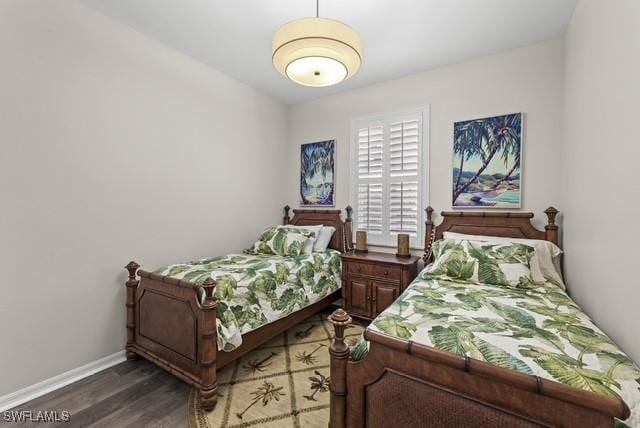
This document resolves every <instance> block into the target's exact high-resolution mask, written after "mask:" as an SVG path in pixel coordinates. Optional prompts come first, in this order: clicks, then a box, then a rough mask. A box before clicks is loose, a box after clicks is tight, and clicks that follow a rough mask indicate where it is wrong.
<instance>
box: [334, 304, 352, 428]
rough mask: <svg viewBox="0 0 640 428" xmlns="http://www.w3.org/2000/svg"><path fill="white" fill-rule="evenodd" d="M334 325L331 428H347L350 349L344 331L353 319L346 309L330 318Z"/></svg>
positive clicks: (338, 311)
mask: <svg viewBox="0 0 640 428" xmlns="http://www.w3.org/2000/svg"><path fill="white" fill-rule="evenodd" d="M329 322H331V324H333V329H334V331H335V334H336V335H335V337H334V339H333V340H332V341H331V346H329V354H330V355H331V368H330V370H331V372H330V379H331V385H330V387H329V389H330V392H331V396H330V400H331V401H330V407H331V408H330V412H331V413H330V416H329V427H330V428H345V427H346V418H347V364H348V362H349V347H348V346H347V344H346V343H344V330H345V328H347V326H348V325H349V324H351V317H350V316H349V314H348V313H347V312H346V311H345V310H344V309H336V311H335V312H334V313H333V314H331V316H330V317H329Z"/></svg>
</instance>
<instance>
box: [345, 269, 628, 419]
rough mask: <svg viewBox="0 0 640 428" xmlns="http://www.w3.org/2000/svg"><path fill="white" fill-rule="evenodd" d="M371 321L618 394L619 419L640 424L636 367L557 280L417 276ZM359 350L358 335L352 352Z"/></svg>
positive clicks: (405, 335)
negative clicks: (623, 409)
mask: <svg viewBox="0 0 640 428" xmlns="http://www.w3.org/2000/svg"><path fill="white" fill-rule="evenodd" d="M369 329H371V330H374V331H378V332H382V333H385V334H388V335H391V336H395V337H399V338H402V339H407V340H409V339H411V340H412V341H414V342H416V343H421V344H424V345H428V346H432V347H435V348H438V349H442V350H444V351H448V352H451V353H454V354H459V355H467V356H469V357H472V358H475V359H478V360H482V361H487V362H489V363H491V364H494V365H496V366H500V367H505V368H509V369H513V370H517V371H520V372H523V373H527V374H533V375H537V376H540V377H542V378H546V379H551V380H555V381H557V382H560V383H564V384H567V385H571V386H574V387H577V388H581V389H585V390H588V391H592V392H595V393H599V394H606V395H619V396H620V397H622V399H623V400H624V401H625V402H626V403H627V405H628V406H629V408H630V409H631V416H630V418H629V419H627V420H626V421H625V423H626V424H627V425H628V426H632V427H636V426H640V369H639V368H638V367H637V366H636V365H635V364H634V363H633V362H632V361H631V359H629V357H627V355H625V354H624V352H622V351H621V350H620V349H619V348H618V347H617V346H616V345H615V344H614V343H613V341H612V340H611V339H610V338H609V337H607V336H606V335H605V334H604V333H603V332H602V331H601V330H600V329H599V328H598V327H597V326H596V325H595V324H594V323H593V322H592V321H591V319H589V317H588V316H587V315H586V314H585V313H584V312H582V310H581V309H580V308H579V307H578V305H577V304H576V303H575V302H573V300H571V298H570V297H569V296H568V295H567V294H566V293H565V292H564V291H563V290H561V289H560V288H559V287H555V286H551V285H548V286H546V287H540V288H537V289H515V288H507V287H499V286H493V285H486V284H484V285H475V284H460V283H456V282H451V281H445V280H441V279H435V278H428V279H421V277H420V276H418V278H417V279H416V280H415V281H414V282H413V283H412V284H411V285H410V286H409V287H408V288H407V289H406V290H405V292H404V293H403V294H402V295H400V297H399V298H398V299H397V300H396V301H395V302H394V303H393V304H392V305H391V306H389V307H388V308H387V309H386V310H385V311H384V312H382V313H381V314H380V315H379V316H378V317H377V318H376V319H375V320H373V322H372V323H371V325H370V326H369ZM354 354H355V356H354ZM364 355H366V343H365V342H364V341H363V340H361V341H360V342H359V343H358V344H357V345H356V347H355V349H354V350H353V352H352V358H353V359H356V360H357V359H361V358H363V357H364ZM618 424H619V426H624V424H621V423H618Z"/></svg>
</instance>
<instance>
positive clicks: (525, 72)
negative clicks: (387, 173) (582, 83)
mask: <svg viewBox="0 0 640 428" xmlns="http://www.w3.org/2000/svg"><path fill="white" fill-rule="evenodd" d="M563 73H564V70H563V44H562V41H561V40H553V41H549V42H545V43H541V44H536V45H533V46H528V47H524V48H520V49H516V50H513V51H509V52H504V53H500V54H496V55H490V56H485V57H482V58H478V59H473V60H470V61H466V62H463V63H460V64H456V65H452V66H449V67H444V68H439V69H436V70H432V71H427V72H424V73H419V74H414V75H411V76H409V77H406V78H402V79H397V80H392V81H388V82H384V83H380V84H377V85H372V86H368V87H366V88H362V89H357V90H353V91H348V92H343V93H340V94H337V95H333V96H330V97H325V98H322V99H320V100H317V101H312V102H308V103H305V104H299V105H296V106H293V107H292V108H291V109H290V113H289V144H290V147H289V163H288V179H287V183H288V185H289V200H291V201H294V202H296V203H297V202H298V200H299V198H298V183H299V174H300V144H303V143H308V142H312V141H318V140H325V139H332V138H335V139H337V173H336V175H337V188H336V196H337V207H338V208H344V207H345V206H346V205H347V204H350V203H352V202H351V201H350V200H349V198H350V195H349V192H350V189H351V168H350V160H349V157H350V149H349V145H350V140H351V136H350V132H351V131H350V121H351V119H354V118H358V117H362V116H370V115H375V114H376V113H386V112H393V111H396V110H404V109H407V108H410V107H416V106H419V105H426V104H430V105H431V132H430V134H431V135H430V137H431V138H430V139H431V144H430V145H431V148H430V162H429V177H428V184H429V191H430V192H429V193H430V204H431V205H432V206H433V207H434V208H435V209H436V211H441V210H446V209H449V208H451V190H452V180H451V167H452V158H451V153H452V142H453V122H455V121H459V120H464V119H470V118H476V117H484V116H491V115H495V114H505V113H515V112H525V118H524V120H525V141H524V146H523V159H524V168H523V174H524V181H523V184H524V185H523V208H525V209H529V210H534V211H536V213H537V218H536V221H537V223H538V224H539V225H540V224H543V220H544V214H542V211H543V210H544V209H545V208H546V207H548V206H549V205H557V206H559V207H560V208H561V206H562V204H561V197H560V184H559V181H560V170H561V164H560V159H559V154H560V139H561V137H562V96H563Z"/></svg>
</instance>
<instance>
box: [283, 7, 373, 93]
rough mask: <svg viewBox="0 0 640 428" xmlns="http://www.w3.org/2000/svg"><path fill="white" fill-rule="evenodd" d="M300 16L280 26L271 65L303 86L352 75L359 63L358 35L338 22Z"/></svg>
mask: <svg viewBox="0 0 640 428" xmlns="http://www.w3.org/2000/svg"><path fill="white" fill-rule="evenodd" d="M318 1H319V0H317V2H316V17H315V18H302V19H297V20H295V21H292V22H289V23H288V24H286V25H284V26H282V27H281V28H280V29H279V30H278V31H277V32H276V34H275V36H274V37H273V46H272V48H273V49H272V54H273V56H272V58H273V66H274V67H275V68H276V70H278V71H279V72H280V73H281V74H283V75H284V76H286V77H288V78H289V79H291V80H293V81H294V82H296V83H298V84H300V85H305V86H316V87H321V86H331V85H335V84H336V83H340V82H342V81H343V80H345V79H348V78H350V77H352V76H354V75H355V74H356V73H357V72H358V69H359V68H360V64H361V62H362V42H361V41H360V37H359V36H358V34H357V33H356V32H355V31H353V30H352V29H351V28H350V27H348V26H347V25H345V24H343V23H342V22H340V21H336V20H333V19H327V18H320V16H319V4H318Z"/></svg>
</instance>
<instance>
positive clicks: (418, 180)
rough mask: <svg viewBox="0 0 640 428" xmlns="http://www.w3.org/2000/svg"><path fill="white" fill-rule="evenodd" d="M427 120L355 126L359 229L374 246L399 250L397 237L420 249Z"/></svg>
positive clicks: (410, 117)
mask: <svg viewBox="0 0 640 428" xmlns="http://www.w3.org/2000/svg"><path fill="white" fill-rule="evenodd" d="M426 117H427V115H426V110H416V111H411V112H405V113H399V114H389V115H384V116H381V117H379V118H377V119H371V120H361V121H354V135H353V141H352V144H353V148H352V150H353V159H354V163H355V164H354V174H353V178H354V188H353V194H352V199H354V205H355V211H356V215H355V222H356V224H355V228H356V230H366V231H367V234H368V235H369V238H368V241H369V242H370V243H371V244H373V245H392V246H395V245H396V239H397V238H396V235H397V234H398V233H408V234H409V235H410V236H411V241H412V245H413V246H417V245H421V244H420V242H421V240H422V236H421V233H422V210H423V208H424V207H423V206H422V205H423V202H424V199H425V198H424V197H423V194H424V193H425V192H424V190H425V186H426V183H425V182H424V177H426V176H427V175H426V171H424V168H425V165H426V163H425V162H424V161H423V158H424V156H423V155H424V153H425V151H424V150H423V135H422V134H423V128H424V120H426Z"/></svg>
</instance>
